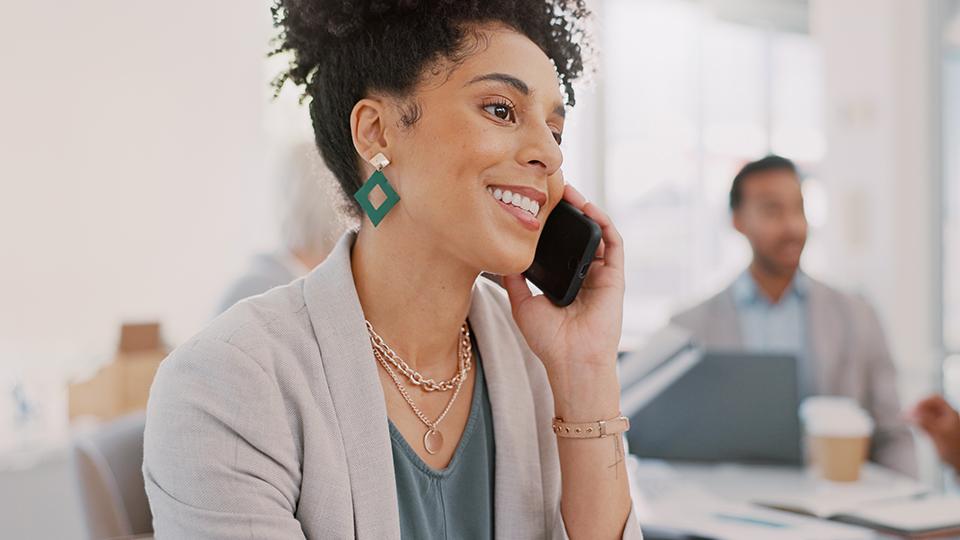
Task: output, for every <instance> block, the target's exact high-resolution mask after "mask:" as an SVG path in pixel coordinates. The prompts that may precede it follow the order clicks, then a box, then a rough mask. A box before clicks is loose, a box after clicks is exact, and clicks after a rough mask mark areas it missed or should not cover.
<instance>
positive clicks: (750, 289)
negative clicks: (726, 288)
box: [733, 270, 816, 397]
mask: <svg viewBox="0 0 960 540" xmlns="http://www.w3.org/2000/svg"><path fill="white" fill-rule="evenodd" d="M809 288H810V284H809V279H808V278H807V277H806V276H805V275H804V274H803V273H802V272H797V274H796V276H795V277H794V278H793V282H791V283H790V286H789V287H787V290H786V291H784V293H783V296H782V297H781V298H780V301H779V302H777V303H772V302H770V300H769V299H768V298H767V296H766V295H764V293H763V292H762V291H761V290H760V287H759V286H758V285H757V282H756V281H754V279H753V276H752V275H751V274H750V271H749V270H747V271H745V272H744V273H742V274H740V277H738V278H737V280H736V281H735V282H734V283H733V299H734V303H735V304H736V306H737V313H738V314H739V316H740V333H741V335H742V336H743V346H744V349H745V350H747V351H749V352H759V353H782V354H789V355H792V356H794V357H796V359H797V372H798V373H797V379H798V382H799V384H800V388H799V391H800V396H801V397H805V396H808V395H811V394H815V393H816V391H815V384H816V381H815V380H814V377H813V373H814V370H813V366H812V362H813V359H812V358H811V357H810V351H809V339H808V335H807V299H808V293H809Z"/></svg>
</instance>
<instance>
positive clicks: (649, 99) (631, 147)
mask: <svg viewBox="0 0 960 540" xmlns="http://www.w3.org/2000/svg"><path fill="white" fill-rule="evenodd" d="M600 8H601V10H600V15H601V25H602V27H601V31H600V35H601V38H602V41H601V44H600V52H601V55H602V61H603V65H602V67H601V70H600V78H601V92H602V95H603V104H604V114H603V115H601V117H600V118H599V119H598V121H599V122H602V124H603V125H602V127H601V129H599V130H598V131H599V132H600V133H601V134H602V137H603V144H601V145H600V148H601V149H602V150H601V151H600V152H599V159H603V160H604V161H603V163H604V166H603V170H604V174H603V178H604V185H603V192H604V194H605V199H606V204H607V207H608V208H609V210H610V213H611V215H612V216H613V218H614V219H615V221H616V222H617V225H618V227H619V228H620V230H621V232H622V234H623V236H624V238H625V241H626V247H627V297H626V306H625V312H624V336H625V344H624V345H625V346H630V342H635V341H636V340H639V339H641V338H642V337H643V336H645V335H647V334H648V333H649V332H651V331H654V330H656V329H657V328H658V327H660V326H661V325H662V324H664V323H665V322H666V321H667V319H668V318H669V316H670V315H671V314H672V312H673V311H674V310H676V309H677V308H679V307H681V306H682V305H683V302H687V301H694V300H696V299H698V298H700V297H703V296H705V295H706V294H708V293H709V292H710V291H712V290H717V289H719V288H720V287H721V286H723V285H724V284H725V283H726V282H727V281H729V280H730V279H732V278H733V277H734V276H735V275H736V273H737V272H739V271H740V270H741V269H743V268H744V266H745V265H746V264H747V261H748V260H749V247H748V246H747V244H746V243H745V241H743V240H742V239H741V238H740V237H739V235H737V234H736V232H735V231H733V229H732V227H731V226H730V225H729V221H730V220H729V211H728V206H727V204H728V203H727V201H728V192H729V188H730V183H731V181H732V180H733V177H734V175H735V174H736V172H737V171H738V170H739V168H740V167H741V166H742V165H743V164H744V163H745V162H747V161H751V160H754V159H758V158H759V157H762V156H763V155H765V154H767V153H770V152H775V153H778V154H782V155H784V156H786V157H789V158H791V159H794V160H795V161H796V162H797V164H798V165H799V166H800V168H801V169H802V171H803V172H804V173H805V176H807V177H808V180H807V181H806V182H805V187H804V190H805V191H809V192H811V193H810V196H808V214H810V215H811V231H812V233H815V231H816V226H817V224H818V221H819V222H822V221H823V219H822V218H821V217H818V216H821V215H822V214H823V209H822V208H819V207H818V208H810V206H811V203H814V205H815V206H817V205H818V203H820V204H819V206H822V201H823V198H822V197H818V196H817V192H818V189H817V188H818V187H819V186H818V184H817V181H816V179H815V178H814V177H815V173H816V165H817V162H818V161H819V160H820V159H821V157H822V155H823V153H824V148H825V142H824V135H823V126H822V118H821V117H822V114H821V111H822V99H823V98H822V89H821V77H822V75H821V68H820V63H819V56H818V51H817V48H816V46H815V44H814V42H813V40H812V39H811V38H810V37H809V36H808V35H806V34H805V33H802V32H796V31H793V29H791V30H785V29H784V25H783V24H782V21H780V22H779V23H778V24H773V23H766V22H762V21H760V22H758V21H753V22H750V21H747V22H745V21H743V20H739V19H738V20H731V18H730V17H726V16H721V15H723V14H717V13H714V12H711V11H708V10H707V8H705V7H704V5H702V4H699V3H695V2H683V1H678V0H642V1H638V0H608V1H605V2H603V3H602V4H601V5H600ZM803 24H805V21H803ZM803 24H801V25H800V26H802V25H803ZM811 236H812V238H811V242H810V244H809V247H808V252H807V253H806V254H805V261H806V260H807V259H809V258H810V257H811V256H815V255H816V252H817V247H816V240H815V235H814V234H812V235H811Z"/></svg>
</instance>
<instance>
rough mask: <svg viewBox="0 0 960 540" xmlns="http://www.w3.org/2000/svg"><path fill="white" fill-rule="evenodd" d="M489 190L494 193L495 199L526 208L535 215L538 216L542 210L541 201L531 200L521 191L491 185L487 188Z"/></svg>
mask: <svg viewBox="0 0 960 540" xmlns="http://www.w3.org/2000/svg"><path fill="white" fill-rule="evenodd" d="M487 191H488V192H489V193H490V194H491V195H493V198H494V199H497V200H498V201H503V202H504V203H506V204H510V205H513V206H516V207H517V208H521V209H523V210H526V211H527V212H529V213H530V214H532V215H533V216H536V215H537V214H538V213H539V212H540V203H538V202H537V201H534V200H531V199H530V198H529V197H524V196H523V195H520V194H519V193H513V192H512V191H508V190H503V189H500V188H495V189H494V188H489V187H488V188H487Z"/></svg>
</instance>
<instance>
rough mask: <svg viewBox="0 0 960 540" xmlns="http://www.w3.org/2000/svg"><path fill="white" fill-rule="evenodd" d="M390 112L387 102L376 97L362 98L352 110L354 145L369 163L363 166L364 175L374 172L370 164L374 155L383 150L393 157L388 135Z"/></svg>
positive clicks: (351, 130) (351, 129)
mask: <svg viewBox="0 0 960 540" xmlns="http://www.w3.org/2000/svg"><path fill="white" fill-rule="evenodd" d="M388 114H389V110H388V107H387V105H386V103H385V102H384V101H383V100H380V99H376V98H363V99H361V100H360V101H358V102H357V104H356V105H354V106H353V111H351V112H350V132H351V135H352V136H353V147H354V149H356V151H357V153H358V154H360V157H361V158H362V159H363V161H364V162H365V163H367V165H364V166H363V172H364V175H366V174H367V173H372V172H373V167H372V166H370V165H369V162H370V160H371V159H373V156H375V155H377V154H379V153H381V152H382V153H383V154H384V155H386V156H387V157H388V158H390V157H391V156H390V152H389V149H388V148H387V136H386V128H387V126H389V125H390V122H389V120H388V118H387V115H388Z"/></svg>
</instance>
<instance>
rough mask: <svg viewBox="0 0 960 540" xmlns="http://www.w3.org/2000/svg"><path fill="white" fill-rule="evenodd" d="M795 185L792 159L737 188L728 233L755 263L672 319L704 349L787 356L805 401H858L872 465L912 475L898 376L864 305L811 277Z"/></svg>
mask: <svg viewBox="0 0 960 540" xmlns="http://www.w3.org/2000/svg"><path fill="white" fill-rule="evenodd" d="M800 183H801V178H800V175H799V174H798V171H797V168H796V166H795V165H794V163H793V162H792V161H790V160H789V159H786V158H783V157H780V156H775V155H771V156H767V157H765V158H763V159H760V160H758V161H754V162H751V163H748V164H746V165H745V166H744V167H743V168H742V169H741V170H740V172H739V173H738V174H737V175H736V177H735V178H734V180H733V185H732V187H731V189H730V208H731V210H732V213H733V226H734V228H735V229H736V230H737V231H738V232H740V233H741V234H742V235H744V236H745V237H746V239H747V240H748V241H749V242H750V247H751V249H752V251H753V260H752V262H751V263H750V266H749V267H748V268H747V269H746V270H744V271H743V273H741V274H740V275H739V276H738V277H737V278H736V280H734V282H733V283H732V284H730V285H729V286H728V287H727V288H726V289H724V290H723V291H722V292H720V293H719V294H717V295H716V296H714V297H712V298H710V299H708V300H706V301H705V302H703V303H701V304H699V305H697V306H696V307H693V308H692V309H689V310H687V311H685V312H682V313H680V314H678V315H676V316H675V317H674V318H673V321H672V322H673V324H676V325H678V326H680V327H683V328H686V329H688V330H690V331H691V332H692V333H693V336H694V338H695V339H696V340H697V341H698V342H699V343H700V344H701V345H702V346H703V347H705V348H706V349H708V350H725V351H747V352H757V353H783V354H789V355H792V356H794V357H795V358H796V359H797V369H798V381H799V385H800V388H799V392H800V396H801V399H802V398H803V397H807V396H812V395H836V396H846V397H851V398H854V399H856V400H857V401H858V402H859V403H860V405H861V406H862V407H864V409H866V410H867V411H868V412H869V413H870V414H871V416H872V417H873V419H874V421H875V423H876V429H875V432H874V435H873V440H872V443H871V451H870V457H871V459H872V460H873V461H875V462H877V463H879V464H881V465H884V466H887V467H889V468H892V469H894V470H897V471H900V472H903V473H907V474H910V475H915V474H916V467H917V465H916V458H915V452H914V447H913V439H912V436H911V434H910V431H909V429H908V427H907V425H906V422H905V421H904V420H903V419H902V418H901V414H900V404H899V398H898V396H897V387H896V368H895V366H894V364H893V362H892V361H891V358H890V353H889V350H888V348H887V344H886V339H885V337H884V333H883V329H882V328H881V325H880V322H879V320H878V318H877V316H876V314H875V313H874V311H873V309H872V308H871V307H870V305H869V304H868V303H867V302H866V301H865V300H863V299H862V298H860V297H858V296H854V295H849V294H846V293H843V292H841V291H838V290H836V289H834V288H832V287H830V286H828V285H826V284H824V283H821V282H819V281H817V280H815V279H813V278H811V277H809V276H807V275H806V274H805V273H804V272H803V271H802V270H801V269H800V257H801V254H802V253H803V248H804V246H805V244H806V241H807V219H806V216H805V213H804V206H803V193H802V191H801V186H800Z"/></svg>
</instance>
